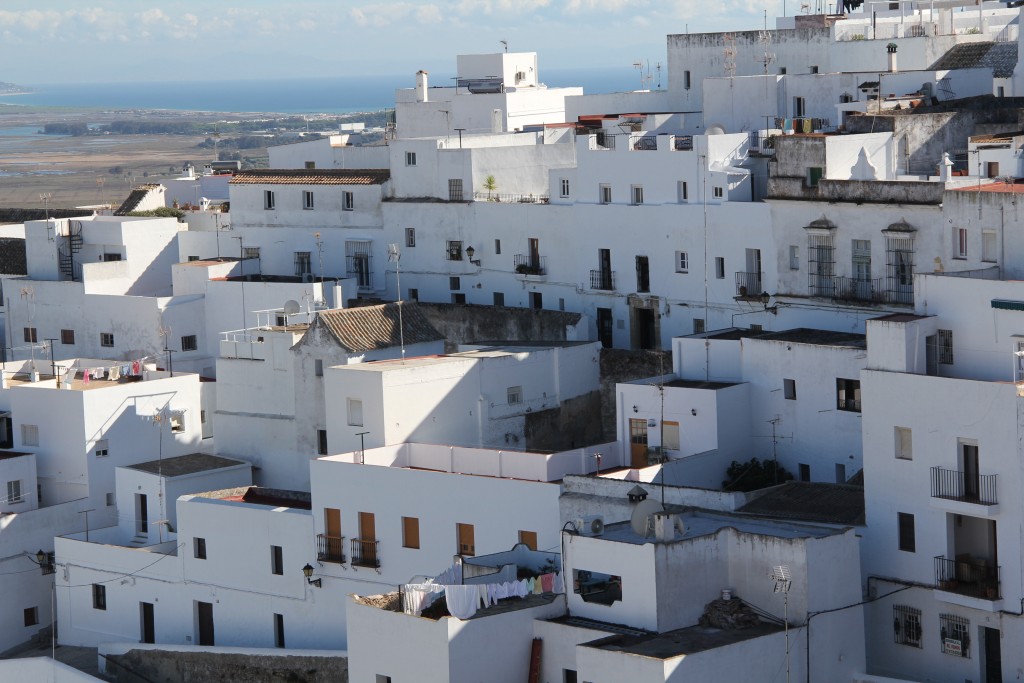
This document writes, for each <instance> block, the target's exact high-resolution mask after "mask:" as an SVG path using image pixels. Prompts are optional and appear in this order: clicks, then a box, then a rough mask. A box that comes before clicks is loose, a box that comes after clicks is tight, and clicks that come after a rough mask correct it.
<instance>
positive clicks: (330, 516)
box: [324, 508, 341, 538]
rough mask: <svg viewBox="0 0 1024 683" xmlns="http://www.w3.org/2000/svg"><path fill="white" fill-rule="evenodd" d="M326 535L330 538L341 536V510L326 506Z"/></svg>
mask: <svg viewBox="0 0 1024 683" xmlns="http://www.w3.org/2000/svg"><path fill="white" fill-rule="evenodd" d="M324 535H326V536H327V537H329V538H341V510H339V509H337V508H324Z"/></svg>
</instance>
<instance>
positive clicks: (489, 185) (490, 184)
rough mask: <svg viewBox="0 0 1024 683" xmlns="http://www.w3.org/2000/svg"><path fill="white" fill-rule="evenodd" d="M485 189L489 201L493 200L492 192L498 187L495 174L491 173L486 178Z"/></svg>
mask: <svg viewBox="0 0 1024 683" xmlns="http://www.w3.org/2000/svg"><path fill="white" fill-rule="evenodd" d="M484 189H485V190H487V201H491V193H492V192H494V191H495V190H497V189H498V181H496V180H495V179H494V176H492V175H489V176H487V177H486V178H484Z"/></svg>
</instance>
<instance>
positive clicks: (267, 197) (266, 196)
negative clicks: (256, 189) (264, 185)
mask: <svg viewBox="0 0 1024 683" xmlns="http://www.w3.org/2000/svg"><path fill="white" fill-rule="evenodd" d="M263 208H264V209H266V210H267V211H273V210H274V191H273V190H264V191H263Z"/></svg>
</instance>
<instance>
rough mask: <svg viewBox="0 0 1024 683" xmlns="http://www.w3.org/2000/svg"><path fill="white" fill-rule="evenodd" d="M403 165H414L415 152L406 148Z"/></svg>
mask: <svg viewBox="0 0 1024 683" xmlns="http://www.w3.org/2000/svg"><path fill="white" fill-rule="evenodd" d="M405 165H406V166H415V165H416V152H411V151H409V150H406V152H405Z"/></svg>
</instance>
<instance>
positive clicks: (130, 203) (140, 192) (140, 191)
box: [114, 183, 160, 216]
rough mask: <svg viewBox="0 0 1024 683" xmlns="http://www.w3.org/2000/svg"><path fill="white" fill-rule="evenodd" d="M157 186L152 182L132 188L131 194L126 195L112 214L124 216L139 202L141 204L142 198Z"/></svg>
mask: <svg viewBox="0 0 1024 683" xmlns="http://www.w3.org/2000/svg"><path fill="white" fill-rule="evenodd" d="M158 187H160V186H159V185H157V184H153V183H149V184H146V185H139V186H138V187H136V188H135V189H134V190H132V192H131V194H129V195H128V198H127V199H125V200H124V202H122V203H121V206H119V207H117V211H115V212H114V215H115V216H125V215H127V214H129V213H131V212H132V211H134V210H135V209H137V208H139V204H141V203H142V200H143V199H145V198H146V195H148V194H149V193H150V192H151V191H152V190H155V189H157V188H158Z"/></svg>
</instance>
